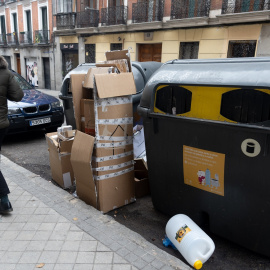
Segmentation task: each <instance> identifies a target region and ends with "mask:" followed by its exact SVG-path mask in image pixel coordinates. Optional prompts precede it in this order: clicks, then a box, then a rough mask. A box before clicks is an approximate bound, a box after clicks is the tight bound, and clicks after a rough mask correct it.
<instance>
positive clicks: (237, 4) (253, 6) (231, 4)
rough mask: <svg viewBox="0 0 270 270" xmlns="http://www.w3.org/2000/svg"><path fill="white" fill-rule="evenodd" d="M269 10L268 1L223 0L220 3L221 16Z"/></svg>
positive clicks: (269, 3)
mask: <svg viewBox="0 0 270 270" xmlns="http://www.w3.org/2000/svg"><path fill="white" fill-rule="evenodd" d="M269 9H270V2H269V1H268V0H236V1H230V0H227V1H226V0H225V1H223V3H222V14H230V13H242V12H252V11H262V10H269Z"/></svg>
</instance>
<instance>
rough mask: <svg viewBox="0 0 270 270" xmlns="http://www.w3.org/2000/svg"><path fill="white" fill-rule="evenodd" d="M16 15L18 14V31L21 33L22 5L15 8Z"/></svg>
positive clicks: (22, 28) (22, 29)
mask: <svg viewBox="0 0 270 270" xmlns="http://www.w3.org/2000/svg"><path fill="white" fill-rule="evenodd" d="M17 13H18V31H19V33H20V32H23V31H24V27H23V7H22V5H18V6H17Z"/></svg>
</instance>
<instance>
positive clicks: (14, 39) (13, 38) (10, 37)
mask: <svg viewBox="0 0 270 270" xmlns="http://www.w3.org/2000/svg"><path fill="white" fill-rule="evenodd" d="M6 38H7V44H8V45H18V44H19V41H18V34H17V32H13V33H8V34H7V35H6Z"/></svg>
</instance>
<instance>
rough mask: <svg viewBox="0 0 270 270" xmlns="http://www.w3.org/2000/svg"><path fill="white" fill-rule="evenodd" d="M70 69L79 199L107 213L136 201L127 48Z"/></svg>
mask: <svg viewBox="0 0 270 270" xmlns="http://www.w3.org/2000/svg"><path fill="white" fill-rule="evenodd" d="M106 57H107V61H106V62H104V63H103V64H99V65H97V67H96V68H90V69H89V70H88V73H87V74H86V75H85V74H72V75H71V91H72V95H73V106H74V114H75V121H76V126H77V132H76V135H75V138H74V142H73V146H72V151H71V158H70V161H71V165H72V168H73V171H74V175H75V179H76V191H77V195H78V197H79V198H80V199H82V200H83V201H85V202H86V203H88V204H90V205H92V206H94V207H95V208H97V209H99V210H100V211H102V212H104V213H106V212H108V211H110V210H113V209H115V208H118V207H121V206H123V205H126V204H128V203H131V202H134V201H135V185H134V184H135V181H134V156H133V106H132V95H133V94H135V93H136V86H135V82H134V78H133V74H132V72H131V64H130V59H129V53H128V51H127V50H126V51H113V52H107V53H106Z"/></svg>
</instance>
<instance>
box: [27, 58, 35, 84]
mask: <svg viewBox="0 0 270 270" xmlns="http://www.w3.org/2000/svg"><path fill="white" fill-rule="evenodd" d="M26 79H27V81H28V82H29V83H30V84H32V85H34V86H38V65H37V62H36V61H33V60H31V59H26Z"/></svg>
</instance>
